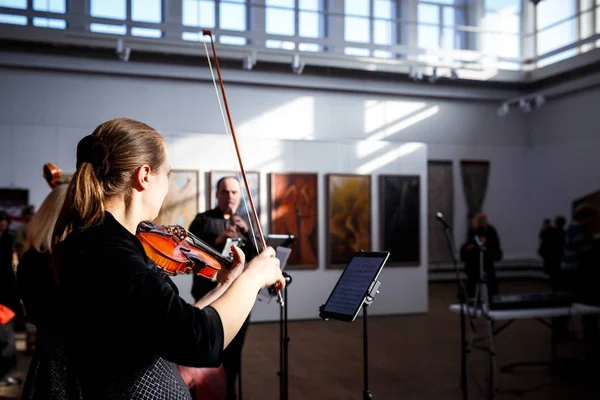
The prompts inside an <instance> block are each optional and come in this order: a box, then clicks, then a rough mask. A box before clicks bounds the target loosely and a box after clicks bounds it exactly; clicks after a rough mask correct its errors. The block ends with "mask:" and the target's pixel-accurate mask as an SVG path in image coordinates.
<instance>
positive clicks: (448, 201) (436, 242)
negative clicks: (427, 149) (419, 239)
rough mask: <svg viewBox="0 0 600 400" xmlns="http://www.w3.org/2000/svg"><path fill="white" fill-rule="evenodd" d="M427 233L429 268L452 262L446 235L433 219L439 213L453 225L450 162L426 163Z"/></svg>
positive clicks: (452, 184) (438, 222) (452, 189)
mask: <svg viewBox="0 0 600 400" xmlns="http://www.w3.org/2000/svg"><path fill="white" fill-rule="evenodd" d="M427 182H428V184H427V190H428V193H427V203H428V207H427V210H428V212H427V232H428V236H429V242H428V243H429V245H428V246H427V247H428V249H429V268H430V269H435V268H439V267H440V266H441V265H443V264H449V263H451V262H452V254H451V253H450V251H449V249H448V243H447V242H446V234H445V230H444V229H443V226H442V224H441V223H440V221H438V220H437V218H436V217H435V215H436V213H438V212H440V213H442V215H443V216H444V219H445V220H446V221H447V222H448V223H449V224H450V225H451V226H453V225H454V176H453V170H452V161H429V162H428V163H427Z"/></svg>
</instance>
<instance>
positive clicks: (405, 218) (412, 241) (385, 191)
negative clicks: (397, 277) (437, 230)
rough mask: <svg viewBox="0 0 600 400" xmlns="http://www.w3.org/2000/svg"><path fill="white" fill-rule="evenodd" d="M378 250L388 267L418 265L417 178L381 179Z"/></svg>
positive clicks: (418, 194) (418, 187)
mask: <svg viewBox="0 0 600 400" xmlns="http://www.w3.org/2000/svg"><path fill="white" fill-rule="evenodd" d="M379 185H380V202H381V205H380V217H379V223H380V225H379V226H380V229H381V236H380V237H381V249H382V250H385V251H389V252H390V258H389V261H388V265H394V264H395V265H407V266H408V265H419V264H420V260H421V258H420V229H419V228H420V227H419V221H420V208H421V207H420V197H421V196H420V182H419V176H416V175H381V176H380V177H379Z"/></svg>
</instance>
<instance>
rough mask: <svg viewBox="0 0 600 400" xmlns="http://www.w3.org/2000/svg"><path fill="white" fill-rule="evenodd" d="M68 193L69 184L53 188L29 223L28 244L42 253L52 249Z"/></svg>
mask: <svg viewBox="0 0 600 400" xmlns="http://www.w3.org/2000/svg"><path fill="white" fill-rule="evenodd" d="M66 194H67V185H58V186H57V187H55V188H54V189H52V191H51V192H50V194H49V195H48V196H46V198H45V199H44V201H43V202H42V205H41V206H40V209H39V210H38V211H37V212H36V213H35V214H34V215H33V217H32V218H31V221H29V224H28V225H27V244H28V245H29V246H31V247H33V248H34V249H36V250H37V251H39V252H40V253H45V252H47V251H52V232H53V231H54V226H55V225H56V221H57V220H58V214H59V213H60V210H61V208H62V205H63V203H64V201H65V195H66Z"/></svg>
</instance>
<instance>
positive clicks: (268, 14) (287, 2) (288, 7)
mask: <svg viewBox="0 0 600 400" xmlns="http://www.w3.org/2000/svg"><path fill="white" fill-rule="evenodd" d="M294 3H295V0H266V2H265V4H266V6H267V7H266V9H265V32H266V33H267V34H271V35H283V36H299V37H304V38H319V37H322V36H323V32H324V29H323V25H324V20H323V14H322V10H323V0H299V1H298V10H296V9H295V8H294V7H295V6H294ZM296 21H298V23H297V24H296ZM265 45H266V46H267V47H270V48H277V49H286V50H294V49H295V47H296V45H295V43H294V42H290V41H283V40H273V39H270V40H267V41H266V42H265ZM298 50H300V51H321V50H322V46H321V45H318V44H316V43H299V45H298Z"/></svg>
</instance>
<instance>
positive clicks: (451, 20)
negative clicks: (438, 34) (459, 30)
mask: <svg viewBox="0 0 600 400" xmlns="http://www.w3.org/2000/svg"><path fill="white" fill-rule="evenodd" d="M454 14H455V13H454V7H444V9H443V10H442V18H443V21H442V25H444V26H454V24H455V15H454ZM442 34H443V36H442V48H444V49H448V50H451V49H454V48H455V47H454V45H455V37H454V29H453V28H444V29H443V31H442Z"/></svg>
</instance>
